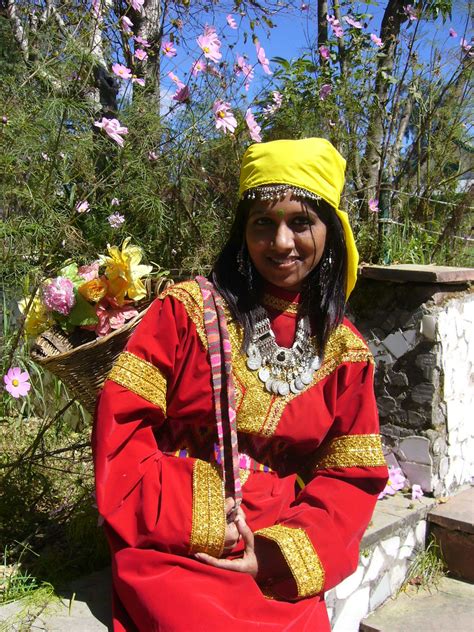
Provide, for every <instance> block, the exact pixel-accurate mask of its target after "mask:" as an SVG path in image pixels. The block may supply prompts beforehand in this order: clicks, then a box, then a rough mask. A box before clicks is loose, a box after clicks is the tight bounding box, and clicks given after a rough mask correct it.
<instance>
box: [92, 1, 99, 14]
mask: <svg viewBox="0 0 474 632" xmlns="http://www.w3.org/2000/svg"><path fill="white" fill-rule="evenodd" d="M100 1H101V0H92V13H93V14H94V17H96V18H98V17H99V16H100Z"/></svg>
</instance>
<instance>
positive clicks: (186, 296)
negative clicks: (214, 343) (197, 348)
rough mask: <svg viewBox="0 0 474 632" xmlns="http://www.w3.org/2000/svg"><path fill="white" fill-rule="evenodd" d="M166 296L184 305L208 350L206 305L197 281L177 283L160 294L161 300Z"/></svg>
mask: <svg viewBox="0 0 474 632" xmlns="http://www.w3.org/2000/svg"><path fill="white" fill-rule="evenodd" d="M165 296H173V297H174V298H175V299H176V300H177V301H179V302H180V303H182V304H183V305H184V309H185V310H186V312H187V314H188V316H189V318H190V319H191V320H192V322H193V323H194V326H195V327H196V331H197V334H198V336H199V339H200V341H201V342H202V344H203V346H204V348H205V349H207V336H206V329H205V326H204V303H203V300H202V294H201V289H200V287H199V285H198V283H197V282H196V281H184V282H183V283H176V284H175V285H171V286H170V287H168V288H166V290H165V291H164V292H162V293H161V294H160V298H162V299H163V298H165Z"/></svg>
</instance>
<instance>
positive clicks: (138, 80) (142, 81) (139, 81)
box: [132, 77, 145, 87]
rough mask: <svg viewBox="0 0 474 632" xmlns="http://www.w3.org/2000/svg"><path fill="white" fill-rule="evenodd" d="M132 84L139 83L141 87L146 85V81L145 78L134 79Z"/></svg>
mask: <svg viewBox="0 0 474 632" xmlns="http://www.w3.org/2000/svg"><path fill="white" fill-rule="evenodd" d="M132 83H138V85H139V86H142V87H143V86H144V85H145V79H143V77H132Z"/></svg>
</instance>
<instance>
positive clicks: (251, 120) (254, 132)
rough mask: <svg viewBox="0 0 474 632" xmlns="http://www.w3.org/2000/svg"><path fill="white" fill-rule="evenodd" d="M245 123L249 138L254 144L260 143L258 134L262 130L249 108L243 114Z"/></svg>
mask: <svg viewBox="0 0 474 632" xmlns="http://www.w3.org/2000/svg"><path fill="white" fill-rule="evenodd" d="M245 122H246V123H247V127H248V128H249V132H250V138H251V139H252V140H253V141H255V142H256V143H261V142H262V137H261V135H260V132H261V131H262V128H261V127H260V125H259V124H258V123H257V121H256V120H255V117H254V115H253V114H252V110H251V109H250V108H249V109H248V110H247V112H246V113H245Z"/></svg>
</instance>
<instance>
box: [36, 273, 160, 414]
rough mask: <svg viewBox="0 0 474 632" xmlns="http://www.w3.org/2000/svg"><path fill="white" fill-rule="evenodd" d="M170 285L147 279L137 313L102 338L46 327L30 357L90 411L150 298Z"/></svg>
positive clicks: (91, 411) (86, 333) (144, 311)
mask: <svg viewBox="0 0 474 632" xmlns="http://www.w3.org/2000/svg"><path fill="white" fill-rule="evenodd" d="M170 284H172V281H171V280H169V279H165V278H161V279H159V280H158V281H156V280H153V279H147V280H146V283H145V285H146V288H147V298H146V299H144V300H143V301H142V302H141V303H140V304H139V305H138V307H137V309H138V310H139V313H138V314H137V316H135V318H133V319H131V320H130V321H129V322H128V323H127V324H126V325H124V326H123V327H121V328H120V329H117V330H116V331H113V332H112V333H110V334H108V335H107V336H103V337H102V338H94V339H92V340H89V341H87V342H84V338H87V337H90V332H85V331H82V332H81V330H78V331H76V332H74V333H73V334H71V335H70V336H69V335H67V334H65V333H64V332H63V331H62V330H61V329H59V328H52V329H48V330H47V331H45V332H43V333H42V334H41V335H40V336H38V337H37V338H36V340H35V342H34V344H33V347H32V349H31V357H32V359H33V360H34V361H35V362H36V363H37V364H39V365H40V366H42V367H44V368H45V369H48V371H51V373H54V375H56V376H57V377H59V379H60V380H61V381H62V382H63V383H64V384H65V385H66V386H67V387H68V389H69V390H70V391H71V393H72V394H73V395H74V397H76V398H77V399H78V400H79V401H80V403H81V404H82V405H83V406H84V408H85V409H86V410H87V411H89V412H90V413H93V412H94V408H95V401H96V399H97V393H98V391H99V389H100V388H101V386H102V384H103V383H104V380H105V378H106V377H107V375H108V373H109V371H110V369H111V368H112V365H113V363H114V362H115V360H116V358H117V357H118V355H119V354H120V352H121V351H122V350H123V348H124V347H125V344H126V343H127V340H128V339H129V338H130V336H131V334H132V332H133V330H134V329H135V327H136V326H137V325H138V323H139V322H140V321H141V319H142V318H143V316H144V315H145V314H146V312H147V310H148V308H149V306H150V304H151V303H152V301H153V299H154V298H155V297H156V296H158V295H159V294H160V292H162V291H163V290H164V289H165V288H166V287H168V285H170ZM88 334H89V336H88Z"/></svg>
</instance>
